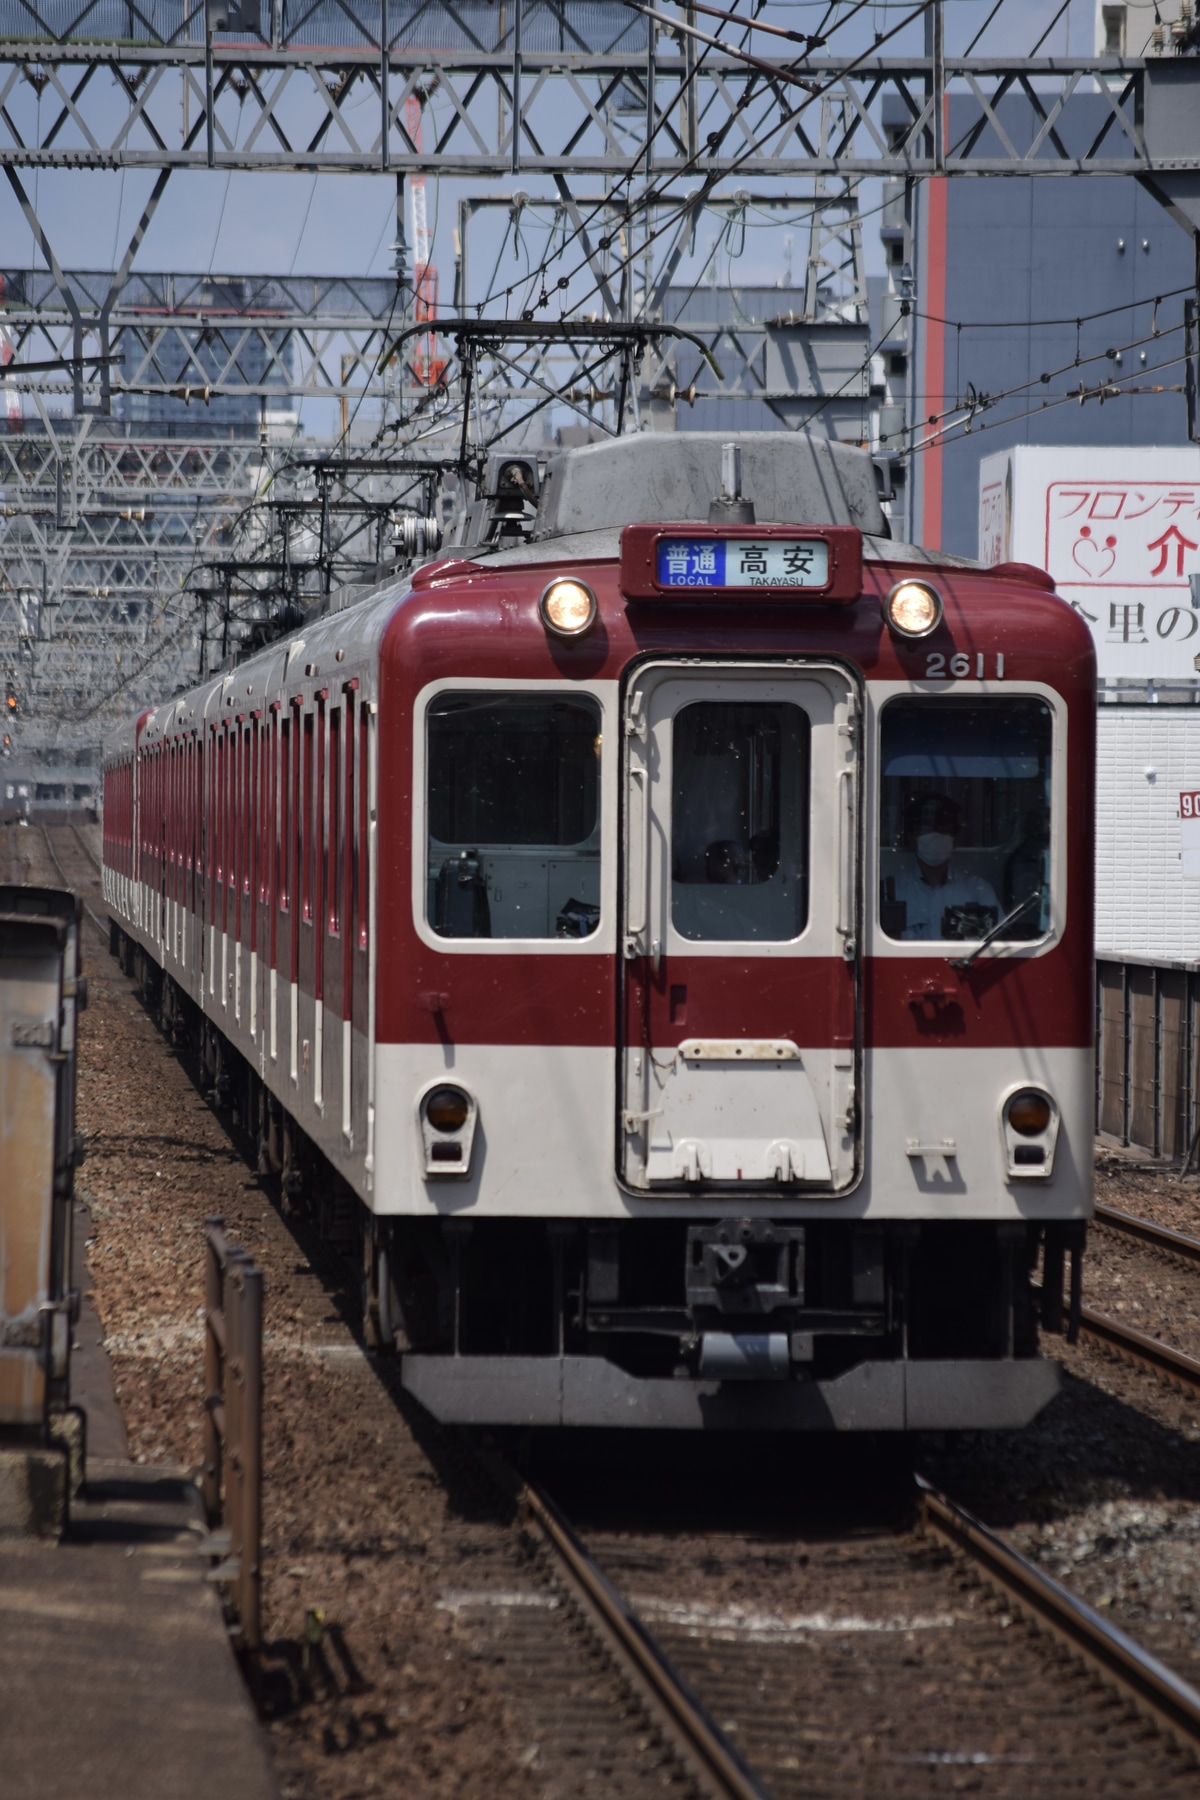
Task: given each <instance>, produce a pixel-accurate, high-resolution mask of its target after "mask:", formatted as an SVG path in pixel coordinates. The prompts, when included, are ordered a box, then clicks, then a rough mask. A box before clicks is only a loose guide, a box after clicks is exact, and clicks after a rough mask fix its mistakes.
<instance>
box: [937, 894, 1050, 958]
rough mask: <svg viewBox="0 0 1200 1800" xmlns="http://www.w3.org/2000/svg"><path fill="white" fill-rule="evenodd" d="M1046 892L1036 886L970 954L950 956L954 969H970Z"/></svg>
mask: <svg viewBox="0 0 1200 1800" xmlns="http://www.w3.org/2000/svg"><path fill="white" fill-rule="evenodd" d="M1044 892H1045V889H1044V888H1040V887H1036V888H1034V890H1033V892H1032V894H1026V896H1025V898H1024V899H1023V900H1022V901H1021V903H1020V905H1018V906H1014V907H1013V909H1012V911H1011V912H1010V913H1007V914H1006V915H1005V916H1004V918H1003V919H999V920H997V922H996V924H994V925H993V926H992V929H991V930H990V931H989V932H988V933H987V934H986V935H985V936H984V937H981V938H980V940H979V942H978V943H977V944H976V946H975V948H974V949H973V950H972V951H971V953H970V955H969V956H951V957H949V958H948V959H947V960H948V961H949V964H950V967H951V968H952V969H969V968H970V967H971V964H972V963H973V962H974V961H975V958H976V957H977V956H979V955H981V954H982V952H983V951H985V950H986V949H987V947H988V945H989V944H994V943H995V941H996V939H997V938H998V937H999V936H1000V935H1001V933H1002V932H1005V931H1007V930H1008V928H1009V926H1010V925H1011V924H1013V923H1014V921H1015V920H1017V919H1019V918H1020V917H1021V914H1022V913H1027V912H1028V911H1029V909H1030V907H1031V906H1033V905H1034V904H1035V903H1036V902H1037V901H1039V900H1040V899H1041V897H1042V895H1043V894H1044Z"/></svg>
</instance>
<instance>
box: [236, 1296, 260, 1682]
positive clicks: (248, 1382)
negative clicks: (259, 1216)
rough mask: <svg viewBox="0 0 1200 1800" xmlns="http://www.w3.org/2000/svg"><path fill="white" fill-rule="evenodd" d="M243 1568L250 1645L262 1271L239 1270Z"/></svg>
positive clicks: (255, 1612)
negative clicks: (240, 1284)
mask: <svg viewBox="0 0 1200 1800" xmlns="http://www.w3.org/2000/svg"><path fill="white" fill-rule="evenodd" d="M241 1283H242V1294H241V1314H242V1317H241V1330H242V1351H241V1363H242V1438H241V1454H242V1495H243V1501H242V1504H243V1509H244V1510H243V1514H242V1559H241V1560H242V1573H241V1584H240V1585H241V1600H240V1602H239V1611H240V1613H241V1616H242V1637H243V1639H244V1641H245V1645H246V1648H247V1649H248V1650H257V1649H258V1648H259V1647H260V1645H261V1643H262V1623H261V1612H262V1582H261V1563H262V1314H263V1278H262V1270H261V1269H256V1268H255V1267H254V1265H253V1264H252V1263H247V1264H246V1265H245V1267H244V1268H243V1269H242V1271H241Z"/></svg>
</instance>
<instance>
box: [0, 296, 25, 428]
mask: <svg viewBox="0 0 1200 1800" xmlns="http://www.w3.org/2000/svg"><path fill="white" fill-rule="evenodd" d="M7 307H8V282H7V281H6V279H5V277H4V276H3V275H0V370H2V371H4V373H3V377H2V382H3V389H4V416H5V422H6V424H7V427H8V429H9V431H20V430H21V428H22V425H23V415H22V411H21V396H20V394H19V393H18V392H17V390H16V388H15V387H13V385H12V383H11V382H10V381H9V379H8V366H9V364H10V363H11V362H12V360H13V342H12V338H11V336H10V335H9V329H8V320H7Z"/></svg>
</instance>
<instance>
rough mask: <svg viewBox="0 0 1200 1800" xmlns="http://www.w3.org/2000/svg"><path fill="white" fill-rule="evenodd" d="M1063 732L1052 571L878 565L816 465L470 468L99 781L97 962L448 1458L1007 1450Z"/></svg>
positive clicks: (1022, 1345)
mask: <svg viewBox="0 0 1200 1800" xmlns="http://www.w3.org/2000/svg"><path fill="white" fill-rule="evenodd" d="M1094 719H1095V670H1094V662H1093V654H1092V647H1091V639H1090V637H1089V634H1088V631H1087V629H1086V626H1085V625H1084V623H1083V621H1082V620H1081V619H1079V618H1078V617H1077V616H1076V615H1075V613H1073V612H1072V610H1071V609H1070V607H1068V606H1067V605H1065V604H1064V603H1063V602H1062V601H1060V600H1059V599H1057V598H1056V596H1055V595H1054V593H1053V590H1052V584H1051V582H1050V580H1049V578H1048V577H1046V576H1045V575H1043V574H1042V573H1041V572H1040V571H1038V570H1035V569H1031V568H1028V567H1025V566H1014V565H1008V566H1005V567H1002V568H994V569H984V568H981V567H979V566H978V565H976V564H974V563H970V562H967V561H964V560H962V559H958V558H954V557H950V556H944V555H938V554H934V553H931V552H926V551H923V550H921V549H919V548H916V547H914V546H912V545H907V544H902V543H897V542H894V541H892V540H891V539H890V538H889V536H888V535H887V523H886V520H885V518H884V516H883V513H882V511H881V508H880V504H879V500H878V497H877V485H876V477H875V470H874V467H873V465H872V462H871V460H870V458H869V457H868V456H866V455H865V454H863V453H861V452H859V451H857V450H854V449H852V448H850V447H847V446H842V445H838V444H834V443H831V442H828V441H825V440H821V439H816V438H809V437H805V436H802V435H792V434H787V433H778V434H774V433H772V434H766V433H763V434H746V435H745V436H743V437H742V438H741V439H740V440H739V441H738V443H737V444H736V445H732V446H731V445H725V446H723V445H722V444H721V442H720V440H719V439H717V438H713V437H709V436H707V435H705V434H700V433H678V434H673V435H669V436H654V435H645V436H636V437H631V438H627V439H617V440H614V441H609V442H607V443H601V444H595V445H591V446H588V447H586V448H582V449H576V450H570V451H564V452H562V453H560V454H556V455H552V456H551V457H550V458H549V459H548V460H547V461H539V459H538V458H537V457H536V456H532V455H529V456H526V455H517V456H507V457H505V456H498V457H493V458H492V460H491V462H490V463H489V465H488V469H487V473H486V476H485V478H484V479H483V480H482V481H481V483H480V494H479V498H478V499H477V500H476V501H475V502H474V503H473V504H472V506H471V507H470V508H469V509H468V511H467V512H466V513H465V514H464V516H463V518H462V520H461V522H460V525H459V528H458V530H457V533H456V542H455V543H454V544H453V546H448V547H447V549H446V550H445V551H444V552H443V553H442V554H441V556H440V557H439V558H438V559H437V560H433V561H429V562H426V563H425V564H424V565H423V566H420V567H417V568H416V569H415V571H414V572H413V573H411V575H410V576H408V577H406V578H405V579H404V580H402V581H398V582H397V583H395V584H394V585H391V586H388V587H384V588H381V589H380V590H379V591H378V592H377V593H376V594H374V595H373V596H371V597H369V598H368V599H366V600H365V601H363V602H361V603H360V604H358V605H356V606H354V607H353V608H351V609H348V610H345V611H342V612H335V613H330V614H327V615H326V616H324V617H322V618H320V619H319V620H318V621H316V622H314V623H310V624H306V625H305V626H303V627H302V628H301V629H300V630H299V631H297V632H296V633H294V634H293V635H292V636H291V637H289V638H284V639H282V640H280V641H279V642H278V643H276V644H274V645H272V646H270V647H269V648H267V649H265V650H262V651H261V652H259V653H258V654H256V655H254V656H252V657H251V658H250V659H249V660H246V661H243V662H241V663H240V664H239V665H238V666H236V667H233V668H231V669H229V670H228V671H227V672H226V673H223V674H222V675H220V676H219V677H215V678H213V679H210V680H208V681H207V682H205V683H204V684H203V685H202V686H200V687H198V688H196V689H195V690H193V691H192V692H190V693H187V694H184V695H183V696H181V697H179V698H176V699H173V700H168V701H165V702H164V703H163V704H162V705H161V706H158V707H156V708H155V709H154V710H153V711H151V712H148V713H144V714H143V715H142V716H141V717H139V718H138V719H137V720H136V721H133V722H131V723H130V725H129V727H128V729H127V730H126V731H125V732H124V733H123V734H122V735H121V737H120V738H119V740H118V741H117V742H115V743H114V744H113V745H112V746H111V748H110V751H109V753H108V756H107V759H106V770H105V799H104V846H105V848H104V862H105V873H104V881H105V893H106V898H107V902H108V907H109V911H110V914H111V918H112V930H113V940H114V947H115V948H116V949H118V950H119V951H120V952H121V954H122V955H123V956H124V957H125V959H126V961H127V964H128V965H129V966H131V967H133V966H135V965H136V967H137V968H138V969H139V970H140V972H141V974H142V976H143V978H144V981H145V983H146V985H147V987H148V989H149V990H150V991H151V993H152V995H153V997H154V998H155V999H156V1001H157V1003H158V1005H159V1006H160V1008H161V1011H162V1014H163V1017H164V1019H165V1020H166V1021H167V1022H168V1023H169V1024H170V1025H171V1026H172V1027H173V1028H174V1029H176V1030H177V1031H181V1032H185V1031H189V1032H192V1033H193V1034H194V1035H195V1037H196V1039H197V1041H198V1042H199V1044H200V1046H201V1048H202V1050H203V1053H204V1056H205V1059H206V1063H207V1066H208V1068H209V1070H210V1073H211V1076H212V1079H213V1082H214V1085H215V1086H216V1088H217V1090H218V1091H219V1092H221V1093H223V1094H225V1095H227V1096H228V1097H229V1099H230V1100H231V1101H232V1103H233V1104H234V1105H235V1107H236V1108H237V1109H238V1111H239V1113H240V1115H241V1117H242V1119H243V1121H244V1122H246V1123H248V1124H249V1125H250V1126H251V1127H252V1128H257V1130H258V1134H259V1140H260V1147H261V1156H262V1161H263V1167H264V1169H270V1168H274V1169H276V1170H279V1171H281V1173H282V1176H283V1186H284V1191H285V1193H290V1194H296V1193H298V1192H307V1195H308V1198H309V1201H310V1203H312V1204H313V1205H315V1206H317V1207H319V1209H320V1212H321V1215H322V1217H323V1218H324V1220H325V1221H326V1223H327V1224H328V1225H329V1226H330V1228H331V1229H333V1230H334V1231H337V1232H340V1233H341V1234H342V1237H343V1239H346V1238H347V1236H348V1234H349V1233H350V1232H351V1231H355V1232H357V1233H359V1234H360V1236H361V1242H362V1247H363V1252H364V1266H365V1270H366V1277H365V1285H366V1293H367V1311H368V1324H369V1329H370V1331H371V1333H372V1334H373V1336H374V1337H375V1339H376V1341H377V1342H380V1343H382V1344H386V1345H390V1346H394V1347H395V1348H397V1349H398V1350H399V1351H400V1352H401V1354H402V1356H403V1379H404V1381H405V1383H406V1384H407V1386H408V1387H409V1388H410V1389H411V1391H412V1392H413V1393H414V1394H415V1395H417V1396H418V1397H419V1398H420V1399H421V1400H423V1401H424V1402H425V1403H426V1404H427V1405H428V1406H429V1407H430V1408H431V1410H432V1411H433V1412H434V1413H435V1414H437V1415H438V1416H439V1417H441V1418H443V1419H447V1420H469V1421H477V1422H488V1423H496V1424H524V1425H560V1424H590V1425H618V1426H638V1425H647V1426H668V1427H706V1428H714V1427H715V1428H722V1427H730V1428H736V1427H747V1426H754V1427H767V1428H775V1427H778V1428H837V1429H885V1430H903V1429H917V1428H942V1427H956V1426H999V1425H1015V1424H1020V1423H1022V1422H1024V1421H1026V1420H1027V1419H1029V1418H1030V1417H1031V1416H1032V1415H1033V1414H1034V1413H1035V1412H1036V1411H1037V1410H1038V1409H1039V1407H1041V1406H1042V1405H1043V1404H1044V1403H1045V1402H1046V1401H1047V1400H1048V1399H1049V1398H1050V1396H1051V1395H1052V1393H1053V1392H1054V1391H1055V1384H1056V1379H1057V1366H1056V1365H1055V1364H1054V1363H1052V1362H1049V1361H1046V1360H1044V1359H1043V1358H1041V1357H1040V1356H1039V1355H1038V1318H1037V1317H1036V1316H1035V1302H1034V1292H1035V1290H1034V1289H1033V1288H1032V1286H1031V1278H1032V1277H1034V1276H1035V1274H1036V1273H1037V1265H1038V1264H1039V1262H1040V1263H1041V1265H1042V1272H1043V1275H1044V1281H1043V1294H1044V1300H1043V1302H1042V1303H1041V1304H1042V1306H1043V1309H1044V1316H1043V1321H1042V1322H1043V1323H1049V1324H1051V1325H1054V1324H1058V1323H1060V1322H1061V1295H1062V1283H1063V1258H1064V1253H1066V1252H1070V1253H1071V1255H1072V1272H1073V1277H1074V1278H1075V1279H1074V1281H1073V1291H1074V1292H1075V1294H1077V1292H1078V1282H1077V1278H1078V1273H1079V1262H1080V1257H1081V1253H1082V1248H1083V1237H1084V1232H1085V1229H1086V1226H1085V1221H1086V1220H1087V1218H1088V1216H1089V1213H1090V1208H1091V1159H1092V1158H1091V1144H1092V1107H1093V1069H1092V1048H1091V1046H1092V1024H1093V1008H1092V816H1091V791H1092V771H1093V733H1094ZM1056 1315H1057V1316H1056Z"/></svg>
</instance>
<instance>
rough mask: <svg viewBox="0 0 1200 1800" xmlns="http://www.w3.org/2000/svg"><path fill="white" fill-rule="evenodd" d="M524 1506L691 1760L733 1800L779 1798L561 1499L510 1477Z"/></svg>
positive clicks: (585, 1605)
mask: <svg viewBox="0 0 1200 1800" xmlns="http://www.w3.org/2000/svg"><path fill="white" fill-rule="evenodd" d="M508 1485H510V1486H511V1487H512V1488H513V1490H514V1492H515V1494H516V1498H517V1502H518V1505H519V1507H520V1509H521V1511H522V1512H523V1513H524V1514H525V1516H526V1517H527V1518H528V1519H529V1520H531V1521H532V1523H533V1524H534V1525H535V1526H536V1527H537V1529H538V1531H539V1532H540V1533H541V1535H542V1537H543V1538H544V1539H545V1540H546V1542H547V1543H548V1544H549V1545H550V1547H551V1548H552V1549H553V1550H554V1551H555V1553H556V1555H557V1557H558V1559H559V1563H560V1565H561V1567H562V1568H563V1570H564V1571H565V1573H566V1576H567V1578H568V1581H569V1583H570V1586H571V1589H572V1591H573V1593H574V1595H575V1597H576V1598H577V1599H578V1601H579V1602H580V1603H581V1605H582V1606H583V1608H584V1611H585V1612H586V1613H587V1615H588V1616H589V1617H590V1618H591V1619H592V1621H593V1622H594V1623H595V1624H596V1625H597V1626H598V1627H599V1629H600V1630H601V1632H602V1634H603V1636H604V1637H605V1638H606V1640H607V1641H608V1642H609V1644H610V1645H611V1646H613V1647H614V1648H615V1649H616V1651H617V1653H618V1656H619V1659H620V1661H621V1663H622V1664H623V1665H624V1666H625V1668H626V1669H627V1670H628V1671H630V1673H631V1674H632V1675H633V1677H634V1679H635V1681H636V1683H637V1685H638V1687H639V1688H640V1689H641V1690H642V1692H643V1694H644V1695H645V1696H646V1697H648V1698H649V1700H650V1701H651V1703H652V1706H653V1709H654V1711H655V1712H656V1713H657V1714H658V1715H659V1717H660V1718H661V1719H663V1720H664V1721H665V1723H666V1724H667V1726H668V1728H669V1731H670V1735H671V1737H672V1739H673V1740H674V1741H675V1743H676V1744H677V1745H678V1746H679V1747H680V1748H681V1749H682V1751H683V1754H684V1756H685V1759H686V1761H687V1762H688V1763H689V1764H691V1765H693V1766H694V1767H695V1768H697V1769H698V1771H699V1772H700V1774H701V1776H702V1777H703V1778H704V1780H705V1782H706V1785H708V1786H709V1787H710V1788H712V1789H713V1790H714V1791H715V1792H716V1793H717V1794H719V1795H721V1796H722V1800H724V1797H725V1796H729V1800H772V1795H771V1790H770V1789H769V1788H768V1787H766V1786H765V1785H764V1783H763V1781H762V1779H761V1778H760V1777H759V1776H758V1775H756V1774H755V1772H754V1770H753V1769H751V1768H750V1766H749V1764H748V1763H747V1762H746V1761H745V1759H744V1758H743V1757H742V1755H741V1753H740V1752H739V1751H738V1750H737V1749H736V1748H735V1747H734V1745H733V1744H731V1743H730V1741H729V1739H728V1738H727V1737H726V1735H725V1733H724V1732H723V1731H722V1730H721V1728H720V1726H719V1725H718V1724H717V1722H716V1720H715V1719H714V1718H713V1717H712V1715H711V1714H710V1713H709V1711H708V1709H707V1707H706V1706H705V1705H704V1703H703V1701H701V1700H700V1698H699V1697H698V1696H697V1695H696V1694H695V1693H694V1692H693V1690H692V1688H691V1687H690V1686H689V1685H688V1683H687V1682H686V1681H685V1680H684V1678H683V1676H682V1675H680V1673H679V1671H678V1670H677V1669H676V1668H675V1667H674V1666H673V1665H672V1663H671V1662H670V1661H669V1659H668V1658H667V1656H666V1655H665V1654H664V1652H663V1651H662V1650H661V1649H660V1648H659V1646H658V1645H657V1644H656V1643H655V1641H654V1639H653V1638H652V1637H651V1635H650V1633H649V1632H648V1631H647V1630H646V1627H645V1626H644V1625H643V1624H642V1622H641V1620H640V1619H639V1618H638V1616H637V1614H636V1613H635V1612H634V1611H633V1609H632V1607H631V1606H630V1605H629V1603H628V1601H627V1600H626V1599H625V1598H624V1596H623V1595H622V1594H621V1593H620V1592H619V1591H618V1590H617V1589H616V1588H615V1587H614V1586H613V1584H612V1582H611V1581H610V1580H609V1579H608V1576H607V1575H606V1574H605V1573H604V1571H603V1570H602V1569H601V1568H600V1566H599V1564H598V1563H596V1562H595V1561H594V1560H593V1559H592V1557H591V1556H589V1555H588V1552H587V1550H586V1549H585V1548H584V1546H583V1544H581V1543H580V1541H579V1539H578V1538H577V1537H576V1535H575V1533H574V1532H573V1531H572V1529H571V1527H570V1526H569V1525H568V1523H567V1521H566V1520H565V1519H564V1518H563V1516H562V1514H561V1513H560V1512H559V1510H558V1508H557V1507H556V1506H555V1505H554V1502H553V1501H552V1500H551V1499H549V1497H548V1496H547V1495H545V1494H543V1493H541V1492H539V1490H538V1489H537V1488H535V1487H533V1486H531V1485H530V1484H529V1483H528V1482H523V1481H521V1480H520V1479H519V1478H518V1477H511V1478H510V1480H509V1483H508Z"/></svg>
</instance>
